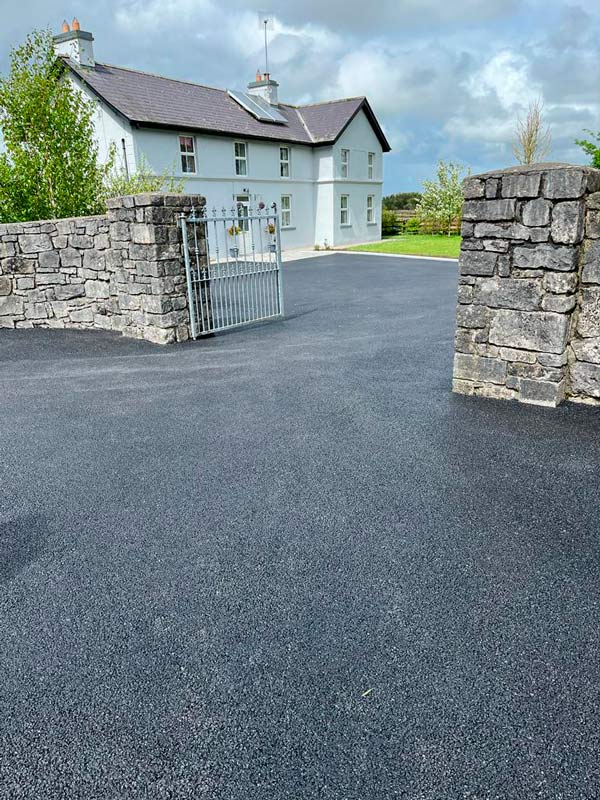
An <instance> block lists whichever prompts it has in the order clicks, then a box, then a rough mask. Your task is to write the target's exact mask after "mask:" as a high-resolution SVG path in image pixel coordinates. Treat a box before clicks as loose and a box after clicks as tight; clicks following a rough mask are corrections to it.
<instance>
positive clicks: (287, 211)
mask: <svg viewBox="0 0 600 800" xmlns="http://www.w3.org/2000/svg"><path fill="white" fill-rule="evenodd" d="M284 200H286V201H287V208H286V204H285V203H284ZM281 227H282V228H291V227H292V195H291V194H282V195H281Z"/></svg>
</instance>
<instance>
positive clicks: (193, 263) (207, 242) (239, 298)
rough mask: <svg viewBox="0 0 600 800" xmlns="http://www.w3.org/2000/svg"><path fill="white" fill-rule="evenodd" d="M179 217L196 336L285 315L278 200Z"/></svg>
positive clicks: (194, 335)
mask: <svg viewBox="0 0 600 800" xmlns="http://www.w3.org/2000/svg"><path fill="white" fill-rule="evenodd" d="M261 205H262V204H261ZM180 221H181V232H182V237H183V251H184V258H185V272H186V278H187V288H188V301H189V310H190V328H191V335H192V338H193V339H197V338H198V337H199V336H206V335H209V334H212V333H217V332H219V331H224V330H228V329H230V328H236V327H238V326H240V325H248V324H249V323H252V322H262V321H265V320H270V319H276V318H278V317H281V316H282V315H283V297H282V287H281V237H280V229H279V216H278V214H277V207H276V205H275V203H273V205H272V206H271V209H270V210H267V209H266V208H264V207H263V208H260V207H259V208H257V209H255V210H254V209H251V208H249V207H248V206H245V205H239V206H238V207H237V209H236V208H233V209H231V213H229V214H228V213H227V211H226V209H222V211H221V213H220V214H218V213H217V211H216V209H213V210H212V212H210V213H206V211H205V210H204V209H202V211H195V210H194V209H192V213H191V214H189V215H187V216H186V215H182V216H181V218H180Z"/></svg>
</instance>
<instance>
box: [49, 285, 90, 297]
mask: <svg viewBox="0 0 600 800" xmlns="http://www.w3.org/2000/svg"><path fill="white" fill-rule="evenodd" d="M84 295H85V286H83V284H73V283H67V284H66V285H65V286H57V287H56V289H55V296H56V299H57V300H72V299H73V298H74V297H83V296H84Z"/></svg>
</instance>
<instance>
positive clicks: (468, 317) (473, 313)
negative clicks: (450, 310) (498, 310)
mask: <svg viewBox="0 0 600 800" xmlns="http://www.w3.org/2000/svg"><path fill="white" fill-rule="evenodd" d="M488 321H489V312H488V310H487V308H486V307H485V306H480V305H477V306H476V305H473V304H471V305H459V306H458V309H457V311H456V324H457V325H458V327H459V328H485V326H486V325H487V324H488Z"/></svg>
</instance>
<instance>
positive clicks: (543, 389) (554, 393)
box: [519, 378, 566, 408]
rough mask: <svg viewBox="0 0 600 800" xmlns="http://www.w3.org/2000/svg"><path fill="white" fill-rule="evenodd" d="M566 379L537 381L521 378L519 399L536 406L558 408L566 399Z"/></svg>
mask: <svg viewBox="0 0 600 800" xmlns="http://www.w3.org/2000/svg"><path fill="white" fill-rule="evenodd" d="M565 389H566V381H565V380H562V381H560V382H559V383H553V382H551V381H536V380H530V379H528V378H521V380H520V381H519V400H520V401H521V403H530V404H531V405H536V406H549V407H550V408H556V406H559V405H560V404H561V403H562V402H563V400H564V399H565Z"/></svg>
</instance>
